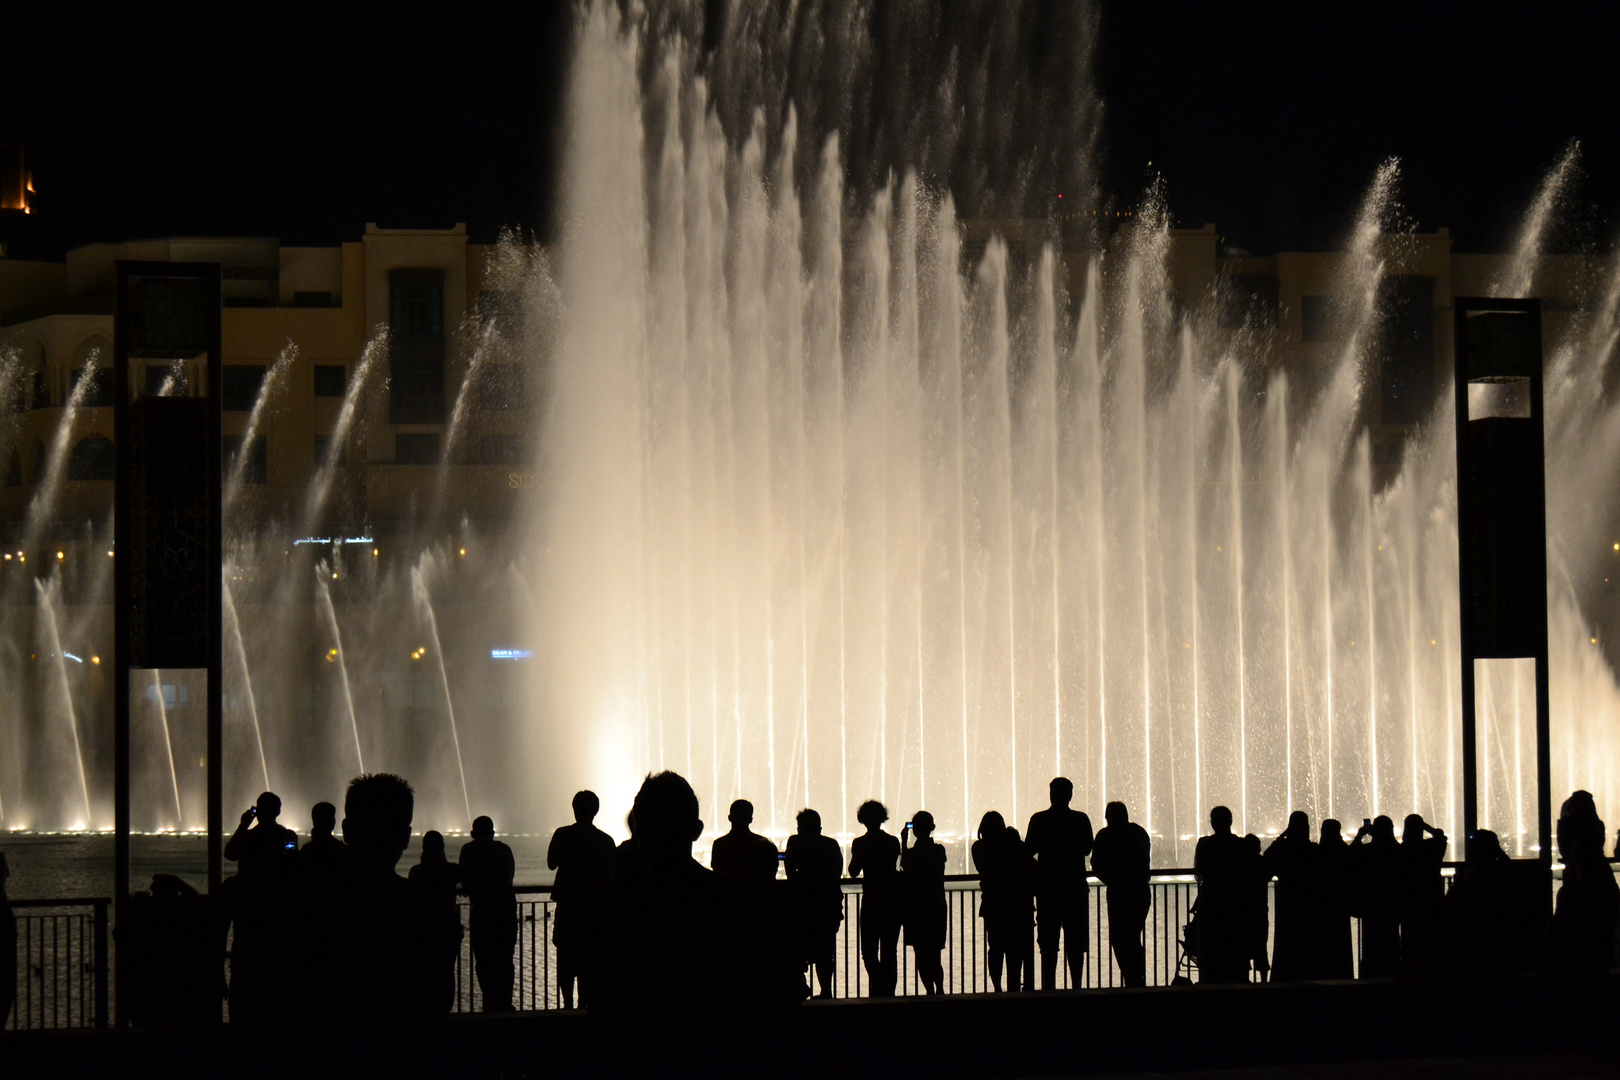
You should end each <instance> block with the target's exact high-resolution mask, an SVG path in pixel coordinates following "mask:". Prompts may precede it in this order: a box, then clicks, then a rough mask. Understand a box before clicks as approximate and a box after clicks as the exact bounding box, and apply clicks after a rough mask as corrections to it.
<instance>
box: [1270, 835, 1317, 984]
mask: <svg viewBox="0 0 1620 1080" xmlns="http://www.w3.org/2000/svg"><path fill="white" fill-rule="evenodd" d="M1321 869H1322V867H1321V860H1320V859H1319V858H1318V851H1317V847H1316V844H1314V843H1313V842H1312V841H1311V819H1310V818H1309V817H1307V816H1306V814H1305V811H1303V810H1295V811H1294V812H1293V813H1292V814H1289V815H1288V827H1287V828H1285V829H1284V830H1283V831H1282V833H1281V834H1280V835H1278V837H1277V839H1275V840H1273V841H1272V842H1271V846H1269V847H1267V848H1266V854H1265V858H1264V865H1263V873H1264V876H1265V877H1266V878H1268V879H1269V878H1273V877H1274V878H1276V879H1277V915H1276V922H1275V924H1274V926H1273V928H1272V945H1271V953H1272V959H1271V975H1272V978H1274V979H1276V980H1278V981H1281V982H1296V981H1298V980H1301V979H1316V978H1323V977H1324V976H1322V975H1321V974H1319V973H1318V971H1317V970H1316V965H1315V963H1314V957H1315V953H1316V949H1315V948H1314V938H1315V936H1316V929H1315V924H1314V922H1313V920H1314V919H1315V917H1316V915H1315V908H1316V905H1317V903H1318V900H1319V897H1320V894H1321V886H1320V884H1319V879H1320V877H1321Z"/></svg>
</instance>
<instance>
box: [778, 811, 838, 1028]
mask: <svg viewBox="0 0 1620 1080" xmlns="http://www.w3.org/2000/svg"><path fill="white" fill-rule="evenodd" d="M796 820H797V822H798V825H799V831H798V833H797V834H795V835H793V836H790V837H788V841H787V858H786V859H785V860H784V863H785V866H786V868H787V880H788V890H789V892H790V893H791V895H792V897H793V911H794V917H795V919H796V920H797V922H798V929H799V941H800V942H801V951H800V953H799V958H800V960H801V961H802V962H803V963H804V965H805V966H806V967H813V968H815V973H816V978H817V979H818V980H819V981H820V983H821V993H820V994H818V995H817V996H818V997H823V998H830V997H832V996H833V985H834V983H835V982H836V974H837V968H836V965H835V961H836V957H837V950H838V924H839V923H841V922H843V921H844V891H843V887H842V886H841V885H840V884H839V879H840V878H841V877H842V876H843V873H844V852H843V850H842V849H841V848H839V846H838V841H836V840H834V839H833V838H832V837H830V836H822V835H821V815H820V814H818V813H816V812H815V811H814V810H800V811H799V816H798V818H797V819H796Z"/></svg>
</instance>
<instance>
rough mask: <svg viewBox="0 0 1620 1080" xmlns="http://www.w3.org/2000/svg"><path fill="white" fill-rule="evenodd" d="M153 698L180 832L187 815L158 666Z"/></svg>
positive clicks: (153, 673)
mask: <svg viewBox="0 0 1620 1080" xmlns="http://www.w3.org/2000/svg"><path fill="white" fill-rule="evenodd" d="M152 699H153V701H155V702H156V703H157V711H158V719H159V720H160V721H162V723H163V752H164V753H165V754H167V755H168V758H169V783H170V784H171V785H172V786H173V787H174V828H175V831H176V832H179V831H180V830H181V829H184V828H185V826H186V815H185V811H183V810H181V809H180V776H179V774H178V773H177V772H176V771H175V768H174V739H173V737H172V736H171V735H170V734H169V703H168V702H167V701H165V700H164V698H163V673H162V672H161V671H159V670H158V669H157V668H153V669H152ZM266 786H267V787H268V786H269V785H266Z"/></svg>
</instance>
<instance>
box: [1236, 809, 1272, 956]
mask: <svg viewBox="0 0 1620 1080" xmlns="http://www.w3.org/2000/svg"><path fill="white" fill-rule="evenodd" d="M1243 890H1244V901H1243V947H1244V953H1245V954H1246V955H1247V956H1248V958H1249V961H1250V963H1252V964H1253V965H1254V973H1255V974H1256V975H1258V976H1259V980H1258V981H1260V982H1266V981H1267V980H1268V979H1269V978H1270V977H1271V957H1270V956H1269V955H1267V947H1268V945H1269V942H1268V941H1267V938H1269V937H1270V931H1271V875H1270V874H1269V873H1268V872H1267V871H1266V866H1265V853H1264V852H1263V851H1261V850H1260V838H1259V837H1258V836H1256V835H1254V833H1247V834H1245V835H1244V837H1243Z"/></svg>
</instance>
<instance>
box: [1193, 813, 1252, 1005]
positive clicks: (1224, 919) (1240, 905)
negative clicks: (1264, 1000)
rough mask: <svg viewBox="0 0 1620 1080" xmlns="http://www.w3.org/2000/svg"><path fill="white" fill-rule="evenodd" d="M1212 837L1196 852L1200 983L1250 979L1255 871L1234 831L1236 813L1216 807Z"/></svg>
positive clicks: (1203, 839) (1238, 981)
mask: <svg viewBox="0 0 1620 1080" xmlns="http://www.w3.org/2000/svg"><path fill="white" fill-rule="evenodd" d="M1209 825H1210V829H1211V830H1212V831H1211V833H1210V835H1208V836H1205V837H1203V838H1201V839H1200V840H1199V841H1198V846H1197V847H1196V848H1194V849H1193V874H1194V876H1196V877H1197V879H1198V899H1197V900H1196V901H1195V902H1194V906H1193V910H1194V911H1195V912H1196V913H1197V935H1198V936H1197V946H1196V947H1197V955H1198V981H1199V982H1200V983H1241V982H1248V981H1249V961H1250V955H1249V952H1250V950H1249V942H1248V937H1249V934H1248V925H1249V917H1250V910H1249V909H1250V897H1249V893H1250V888H1251V879H1252V877H1253V876H1254V875H1253V869H1252V867H1251V860H1250V855H1249V850H1248V845H1246V844H1245V843H1244V841H1243V838H1242V837H1241V836H1237V835H1235V834H1234V833H1233V832H1232V811H1230V810H1228V809H1227V808H1226V807H1224V806H1217V807H1215V809H1213V810H1211V811H1210V812H1209Z"/></svg>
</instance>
